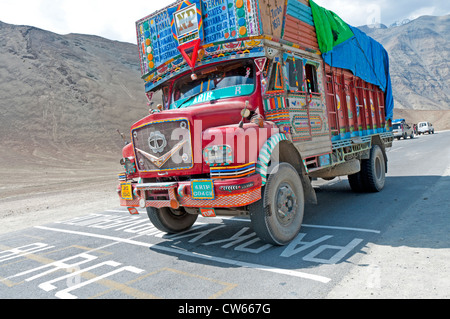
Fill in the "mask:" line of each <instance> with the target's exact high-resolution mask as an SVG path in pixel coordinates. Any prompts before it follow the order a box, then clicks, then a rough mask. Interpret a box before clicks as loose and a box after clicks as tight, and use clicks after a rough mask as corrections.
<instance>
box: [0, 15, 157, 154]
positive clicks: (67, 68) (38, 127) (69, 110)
mask: <svg viewBox="0 0 450 319" xmlns="http://www.w3.org/2000/svg"><path fill="white" fill-rule="evenodd" d="M147 112H148V107H147V105H146V98H145V96H144V93H143V82H142V80H141V79H140V72H139V63H138V56H137V52H136V46H134V45H132V44H127V43H120V42H115V41H110V40H106V39H103V38H100V37H96V36H87V35H79V34H69V35H64V36H63V35H58V34H55V33H52V32H48V31H44V30H40V29H37V28H34V27H28V26H14V25H8V24H5V23H1V22H0V134H1V136H2V143H7V144H10V145H15V144H17V143H19V144H22V143H24V144H25V145H29V146H30V147H33V146H46V145H50V146H55V147H69V148H70V147H75V146H78V147H80V146H81V148H84V147H86V149H90V150H95V149H99V150H100V149H108V148H111V147H115V146H120V144H121V142H120V137H119V135H118V134H117V132H116V129H120V130H121V131H123V132H127V131H128V130H129V127H130V125H131V124H132V123H133V122H134V121H136V120H137V119H138V118H140V117H142V116H143V115H145V114H146V113H147Z"/></svg>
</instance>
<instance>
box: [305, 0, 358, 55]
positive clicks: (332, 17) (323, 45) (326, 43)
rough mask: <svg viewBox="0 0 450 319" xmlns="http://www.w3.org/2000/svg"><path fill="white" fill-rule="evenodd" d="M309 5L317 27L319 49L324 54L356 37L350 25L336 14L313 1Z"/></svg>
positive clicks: (310, 0)
mask: <svg viewBox="0 0 450 319" xmlns="http://www.w3.org/2000/svg"><path fill="white" fill-rule="evenodd" d="M309 3H310V6H311V10H312V14H313V17H314V23H315V25H316V33H317V40H318V42H319V48H320V51H322V53H326V52H329V51H331V50H333V48H334V47H335V46H336V45H338V44H340V43H342V42H345V41H347V40H348V39H350V38H351V37H353V36H354V34H353V32H352V30H351V29H350V27H349V26H348V24H347V23H345V22H344V21H343V20H342V19H341V18H339V16H338V15H336V14H335V13H334V12H332V11H330V10H327V9H325V8H322V7H321V6H319V5H317V4H316V3H315V2H314V1H312V0H309Z"/></svg>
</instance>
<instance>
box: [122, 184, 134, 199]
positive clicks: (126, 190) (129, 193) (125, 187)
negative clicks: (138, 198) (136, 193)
mask: <svg viewBox="0 0 450 319" xmlns="http://www.w3.org/2000/svg"><path fill="white" fill-rule="evenodd" d="M121 195H122V198H123V199H127V200H132V199H133V188H132V187H131V184H130V183H124V184H122V185H121Z"/></svg>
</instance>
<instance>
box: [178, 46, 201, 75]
mask: <svg viewBox="0 0 450 319" xmlns="http://www.w3.org/2000/svg"><path fill="white" fill-rule="evenodd" d="M200 42H201V40H200V39H197V40H194V41H191V42H188V43H185V44H182V45H180V46H179V47H178V51H180V53H181V55H182V56H183V58H184V60H185V61H186V63H187V64H188V65H189V66H190V67H191V69H194V67H195V62H197V57H198V49H199V48H200ZM191 49H193V51H192V55H191V56H189V55H188V53H187V52H188V51H190V50H191Z"/></svg>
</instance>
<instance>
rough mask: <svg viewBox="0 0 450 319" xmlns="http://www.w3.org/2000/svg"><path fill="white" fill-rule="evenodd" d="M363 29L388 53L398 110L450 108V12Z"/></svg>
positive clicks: (362, 28)
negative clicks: (448, 13)
mask: <svg viewBox="0 0 450 319" xmlns="http://www.w3.org/2000/svg"><path fill="white" fill-rule="evenodd" d="M360 29H361V30H362V31H364V32H366V33H367V34H368V35H369V36H371V37H373V38H374V39H375V40H377V41H378V42H380V43H381V44H382V45H383V46H384V47H385V48H386V50H387V51H388V53H389V58H390V71H391V79H392V88H393V92H394V99H395V107H396V108H397V109H415V110H449V111H450V15H447V16H442V17H433V16H423V17H420V18H418V19H416V20H413V21H410V22H409V23H406V24H404V25H400V26H394V27H390V28H386V27H384V26H383V27H381V28H380V27H378V28H370V27H367V26H365V27H360ZM447 119H448V117H447ZM449 126H450V123H449ZM449 128H450V127H449Z"/></svg>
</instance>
